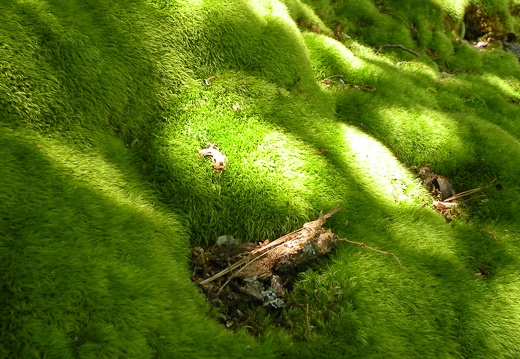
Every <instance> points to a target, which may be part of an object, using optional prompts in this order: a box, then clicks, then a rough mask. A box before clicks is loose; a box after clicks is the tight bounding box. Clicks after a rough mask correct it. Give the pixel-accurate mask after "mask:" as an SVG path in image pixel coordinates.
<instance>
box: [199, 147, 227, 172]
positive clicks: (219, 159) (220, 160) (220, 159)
mask: <svg viewBox="0 0 520 359" xmlns="http://www.w3.org/2000/svg"><path fill="white" fill-rule="evenodd" d="M199 155H201V156H208V157H211V166H212V167H213V169H214V170H215V171H217V172H219V171H225V170H226V162H227V157H226V156H225V155H223V154H222V153H221V152H220V151H219V150H218V148H217V146H215V145H213V144H210V145H209V147H208V148H203V149H202V150H200V151H199Z"/></svg>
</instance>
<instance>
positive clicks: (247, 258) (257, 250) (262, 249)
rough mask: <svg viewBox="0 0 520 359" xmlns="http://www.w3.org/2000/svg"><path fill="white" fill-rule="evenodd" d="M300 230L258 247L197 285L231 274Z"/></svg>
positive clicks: (299, 230)
mask: <svg viewBox="0 0 520 359" xmlns="http://www.w3.org/2000/svg"><path fill="white" fill-rule="evenodd" d="M302 230H303V228H300V229H298V230H296V231H294V232H291V233H289V234H286V235H285V236H283V237H280V238H278V239H277V240H276V241H273V242H271V243H269V244H268V245H266V246H264V247H260V248H258V249H255V250H253V251H252V252H251V254H250V255H249V256H247V257H245V258H242V259H241V260H239V261H238V262H236V263H235V264H232V265H230V266H229V267H227V268H226V269H223V270H221V271H220V272H218V273H217V274H215V275H214V276H212V277H210V278H208V279H204V280H203V281H200V282H199V284H200V285H205V284H208V283H210V282H213V281H214V280H215V279H218V278H220V277H222V276H223V275H226V274H227V273H229V272H231V271H232V270H233V269H236V268H238V267H240V266H241V265H243V264H245V263H247V261H250V260H253V259H254V258H256V257H257V256H260V255H261V252H264V251H266V250H267V249H269V248H271V247H274V246H277V245H280V244H282V243H284V242H285V241H287V238H288V237H290V236H292V235H293V234H296V233H298V232H301V231H302ZM258 253H260V254H258ZM257 254H258V255H257Z"/></svg>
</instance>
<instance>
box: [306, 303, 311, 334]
mask: <svg viewBox="0 0 520 359" xmlns="http://www.w3.org/2000/svg"><path fill="white" fill-rule="evenodd" d="M305 319H306V320H307V330H308V331H309V335H310V334H311V318H310V316H309V303H307V311H306V313H305Z"/></svg>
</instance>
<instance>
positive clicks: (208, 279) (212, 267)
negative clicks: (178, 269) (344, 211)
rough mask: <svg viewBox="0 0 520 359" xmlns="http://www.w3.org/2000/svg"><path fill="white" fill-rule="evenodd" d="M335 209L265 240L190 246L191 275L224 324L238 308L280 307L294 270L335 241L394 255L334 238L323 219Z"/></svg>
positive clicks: (239, 315)
mask: <svg viewBox="0 0 520 359" xmlns="http://www.w3.org/2000/svg"><path fill="white" fill-rule="evenodd" d="M339 210H340V207H339V206H336V207H335V208H333V209H332V210H331V211H330V212H328V213H326V214H323V212H321V213H320V215H319V217H318V219H316V220H314V221H310V222H307V223H305V224H304V225H303V226H302V228H300V229H298V230H296V231H294V232H291V233H289V234H286V235H284V236H282V237H280V238H278V239H276V240H275V241H272V242H270V243H268V241H265V242H264V243H261V244H260V245H258V244H255V243H240V244H235V243H234V242H233V241H230V242H229V243H226V242H225V241H221V240H219V243H220V244H216V245H214V246H211V247H209V248H208V249H207V250H205V251H204V250H202V249H201V248H193V250H192V267H193V280H194V281H195V282H196V283H197V284H198V285H199V287H200V289H201V291H202V292H204V293H205V294H206V296H207V298H208V300H209V301H211V302H212V303H213V304H215V305H216V306H217V307H218V309H219V310H220V312H221V314H222V318H223V319H224V320H225V323H226V326H228V327H231V326H233V325H235V324H236V323H238V322H241V321H244V320H246V319H244V314H243V313H244V310H246V309H248V308H253V307H254V306H259V305H263V306H265V307H267V308H270V309H271V310H275V311H277V310H279V309H280V308H284V307H285V305H286V303H285V297H286V294H287V291H289V290H290V289H291V286H292V283H293V281H294V278H295V277H296V275H297V273H298V272H299V271H300V270H302V269H304V268H305V265H308V264H309V263H311V262H312V261H314V260H316V259H317V258H319V257H321V256H324V255H326V254H327V253H330V252H331V251H332V250H333V249H334V248H335V247H336V245H337V243H338V241H345V242H348V243H351V244H355V245H359V246H361V247H362V248H367V249H370V250H373V251H375V252H379V253H383V254H386V255H392V256H394V257H395V255H394V254H393V253H390V252H385V251H381V250H379V249H377V248H372V247H368V246H366V245H365V244H364V243H361V242H354V241H349V240H346V239H341V238H338V237H337V236H336V235H335V234H334V233H332V232H331V231H330V230H328V229H325V228H323V226H324V224H325V222H326V220H327V219H328V218H330V217H331V216H333V215H334V214H335V213H337V212H338V211H339ZM223 237H224V238H226V237H228V236H223ZM395 258H396V259H397V257H395ZM397 261H398V262H399V259H397ZM399 265H401V263H400V262H399Z"/></svg>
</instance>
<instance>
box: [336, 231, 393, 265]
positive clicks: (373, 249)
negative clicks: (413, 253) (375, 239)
mask: <svg viewBox="0 0 520 359" xmlns="http://www.w3.org/2000/svg"><path fill="white" fill-rule="evenodd" d="M339 240H340V241H344V242H347V243H351V244H356V245H358V246H360V247H361V248H363V249H365V248H366V249H370V250H371V251H374V252H378V253H383V254H386V255H387V256H393V257H394V258H395V259H396V260H397V263H399V267H401V268H403V265H402V264H401V261H400V260H399V258H397V256H396V255H395V254H393V253H392V252H385V251H382V250H380V249H377V248H372V247H369V246H367V245H366V244H365V243H363V242H356V241H350V240H348V239H346V238H340V239H339Z"/></svg>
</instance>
